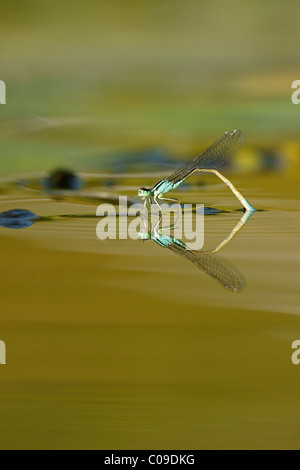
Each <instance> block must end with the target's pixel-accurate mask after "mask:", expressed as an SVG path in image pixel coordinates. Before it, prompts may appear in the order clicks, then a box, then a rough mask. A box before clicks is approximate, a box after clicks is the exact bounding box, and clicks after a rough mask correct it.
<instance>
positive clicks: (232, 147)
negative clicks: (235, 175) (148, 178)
mask: <svg viewBox="0 0 300 470" xmlns="http://www.w3.org/2000/svg"><path fill="white" fill-rule="evenodd" d="M244 141H245V137H244V134H243V133H242V131H240V130H233V131H228V132H225V133H224V134H223V135H222V136H221V137H220V138H219V139H218V140H217V141H216V142H215V143H213V144H212V145H211V146H210V147H208V149H207V150H205V151H204V152H203V153H201V155H199V156H198V157H196V158H194V160H192V161H191V162H189V163H186V164H185V165H183V166H182V167H181V168H179V169H178V170H176V171H175V172H174V173H173V174H172V175H171V176H169V178H164V179H163V180H161V181H159V182H158V183H157V184H156V185H155V186H153V187H152V188H140V189H139V192H138V195H139V196H140V197H142V198H143V199H144V200H145V206H147V205H148V204H149V203H151V202H152V199H153V200H154V202H155V203H156V204H157V205H158V206H159V208H160V210H161V207H160V204H159V202H158V201H168V200H169V201H174V200H173V199H169V198H165V197H163V195H164V194H165V193H168V192H169V191H172V190H173V189H175V188H177V187H178V186H180V185H181V184H182V183H183V182H184V181H185V180H186V179H187V178H189V177H190V176H192V175H193V174H194V173H196V172H198V173H214V174H215V175H216V176H218V177H219V178H220V179H221V180H222V181H223V182H224V183H225V184H226V185H227V186H228V187H229V188H230V189H231V191H232V192H233V193H234V194H235V196H236V197H237V198H238V199H239V201H240V202H241V203H242V205H243V206H244V208H245V209H246V210H247V211H255V209H254V208H253V207H252V206H251V204H249V202H248V201H247V199H246V198H245V197H244V196H243V195H242V194H241V193H240V192H239V191H238V190H237V189H236V187H235V186H234V185H233V184H232V183H231V181H229V179H227V178H225V176H223V175H222V174H221V173H219V171H217V168H218V167H219V166H221V165H222V164H223V163H225V162H226V161H227V160H228V159H229V158H230V157H231V156H232V155H233V154H234V153H235V151H236V150H237V149H238V148H239V147H240V146H241V145H242V144H243V143H244Z"/></svg>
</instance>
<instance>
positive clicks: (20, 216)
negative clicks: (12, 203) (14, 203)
mask: <svg viewBox="0 0 300 470" xmlns="http://www.w3.org/2000/svg"><path fill="white" fill-rule="evenodd" d="M39 218H40V217H39V216H37V215H36V214H34V213H33V212H30V211H27V210H25V209H12V210H10V211H5V212H1V213H0V225H1V226H2V227H6V228H26V227H30V226H31V225H32V224H33V223H34V222H35V221H36V220H38V219H39Z"/></svg>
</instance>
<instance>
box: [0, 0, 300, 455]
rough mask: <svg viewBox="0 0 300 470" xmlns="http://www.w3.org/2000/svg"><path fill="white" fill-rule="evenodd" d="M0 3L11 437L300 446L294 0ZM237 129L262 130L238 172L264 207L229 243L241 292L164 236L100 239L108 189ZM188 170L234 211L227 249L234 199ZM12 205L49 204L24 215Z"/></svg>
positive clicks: (19, 441)
mask: <svg viewBox="0 0 300 470" xmlns="http://www.w3.org/2000/svg"><path fill="white" fill-rule="evenodd" d="M0 11H1V15H0V51H1V54H0V55H1V58H0V80H3V81H5V83H6V94H7V96H6V103H7V104H6V105H0V183H1V186H0V189H1V193H0V204H1V211H0V212H1V213H0V229H1V230H0V236H1V246H2V254H1V263H2V277H1V307H0V308H1V310H0V339H1V340H4V341H5V342H6V345H7V365H6V366H2V367H1V370H0V383H1V387H0V416H1V423H2V425H1V432H0V442H1V444H0V446H1V447H2V448H102V449H105V448H109V449H118V448H123V449H136V448H141V449H145V448H146V449H147V448H148V449H153V448H154V449H155V448H157V449H164V448H167V449H190V448H196V449H197V448H299V442H300V433H299V425H298V423H299V420H300V409H299V403H298V402H299V386H300V382H299V371H298V369H297V366H295V365H293V364H292V363H291V360H290V355H291V353H292V350H291V343H292V341H294V340H295V339H298V338H299V336H300V321H299V318H300V317H299V313H300V310H299V305H300V293H299V278H298V276H299V266H300V256H299V226H300V218H299V172H300V164H299V156H300V135H299V123H300V105H299V106H297V105H293V104H292V101H291V95H292V91H293V90H292V89H291V85H292V82H293V81H294V80H297V79H300V70H299V15H300V4H299V2H298V1H296V0H288V1H286V2H282V1H279V0H252V1H251V2H250V1H246V2H238V1H237V0H227V1H226V2H222V1H220V0H211V1H209V2H208V1H202V0H187V1H186V2H183V1H179V0H152V1H151V2H150V1H148V2H147V1H141V0H140V1H137V0H127V1H121V0H111V1H109V2H108V1H102V0H100V1H99V0H98V1H96V0H86V1H85V2H82V1H78V0H72V1H68V0H60V1H58V0H52V1H51V2H50V1H43V2H41V1H38V0H26V1H25V0H7V1H4V0H0ZM236 128H238V129H242V130H243V132H245V134H246V137H247V140H246V143H245V144H244V146H243V147H242V148H241V150H240V151H239V152H238V153H237V154H236V155H235V156H234V158H233V159H232V161H231V162H230V165H229V166H228V168H225V170H226V171H227V172H228V173H229V174H230V177H232V179H233V181H234V183H235V184H236V185H237V187H238V188H239V189H240V190H241V191H242V192H243V193H244V194H245V196H246V197H247V198H248V199H249V202H250V203H251V204H253V205H254V207H256V208H258V209H261V210H262V212H257V213H254V214H253V215H252V217H251V219H250V220H249V221H248V222H247V227H244V228H243V231H242V232H241V233H239V234H238V236H236V237H235V239H234V240H233V241H232V242H231V243H230V244H228V245H226V247H225V248H224V250H222V256H224V257H226V258H228V259H230V260H231V262H232V263H233V264H234V265H235V266H236V267H237V269H238V270H240V271H241V273H242V274H243V276H244V277H245V279H246V281H247V287H246V289H245V291H244V292H241V293H239V294H236V295H235V294H232V293H229V292H227V291H225V290H224V289H223V288H222V286H220V285H217V284H216V283H215V281H214V280H212V279H211V278H210V277H208V276H205V273H203V272H201V271H199V270H197V269H196V267H195V266H193V265H192V263H188V262H187V261H186V260H183V259H181V258H180V257H176V256H175V255H174V254H172V253H170V252H169V250H164V249H163V248H161V247H158V246H157V245H156V244H155V243H154V242H151V241H149V242H147V243H142V242H141V241H140V243H139V242H136V241H132V240H112V241H111V240H107V241H104V242H100V241H99V240H97V238H96V223H97V220H96V219H95V218H94V216H95V211H96V206H97V205H98V204H99V203H100V202H102V201H103V200H106V199H107V198H108V199H109V198H111V200H115V199H113V198H117V196H118V195H119V194H120V193H122V194H127V195H130V196H131V197H132V198H134V197H136V191H137V188H138V187H139V186H140V185H144V184H146V182H147V184H148V183H149V184H154V183H156V182H157V180H158V178H159V175H162V174H164V175H167V174H168V173H169V172H170V169H171V168H172V169H173V167H174V166H175V165H176V164H179V163H180V162H183V161H185V160H186V159H188V158H191V157H194V156H195V155H197V154H198V153H199V152H200V151H201V150H203V149H204V148H205V147H206V146H207V145H209V144H210V143H211V142H212V141H214V140H215V139H217V138H218V137H219V136H220V135H221V134H222V133H223V132H224V131H226V130H230V129H236ZM59 168H62V169H68V170H69V171H70V172H71V176H70V175H69V176H70V179H71V181H72V184H71V185H70V184H62V179H64V178H61V173H53V171H55V170H56V169H59ZM49 174H50V175H52V176H51V177H50V179H48V180H47V179H46V180H45V178H47V176H49ZM76 174H79V175H80V178H82V179H79V180H78V179H76ZM152 174H153V177H152ZM72 175H73V176H72ZM99 175H102V176H101V177H100V176H99ZM103 175H104V176H103ZM142 175H144V176H142ZM154 175H156V176H154ZM69 176H68V177H67V178H66V179H67V180H68V181H70V180H69V179H68V178H69ZM74 178H75V179H74ZM101 178H102V179H101ZM64 181H65V180H64ZM206 182H207V186H206V184H205V183H206ZM191 184H193V185H194V186H193V188H194V189H192V190H191V191H190V190H186V189H183V191H182V193H181V196H182V198H183V200H184V198H185V200H186V201H188V202H204V203H205V205H208V206H210V207H217V208H220V209H225V211H224V212H222V213H221V212H220V213H219V214H218V213H216V212H215V213H214V215H211V216H209V217H205V240H206V242H207V244H208V248H213V247H214V246H217V245H218V244H219V243H220V242H221V241H222V240H223V239H225V238H226V236H228V234H229V233H230V232H231V230H233V229H234V227H235V225H236V224H237V223H238V221H239V218H240V216H241V215H242V214H241V213H239V212H236V210H237V209H239V208H240V205H239V202H238V201H237V200H236V199H235V198H234V196H232V195H231V194H230V192H229V190H228V188H226V187H225V188H224V185H223V186H222V184H220V183H219V181H216V180H215V179H211V178H210V177H207V178H203V180H202V179H201V181H200V179H199V178H198V179H197V178H195V179H193V181H192V182H191ZM197 185H202V188H200V189H201V190H202V189H203V192H201V193H200V192H199V187H198V186H197ZM195 186H197V187H196V190H195ZM53 188H54V189H70V190H71V192H72V190H75V191H74V192H73V193H72V194H69V193H68V194H66V193H63V194H62V193H60V192H58V193H55V194H53V193H51V192H49V191H47V190H49V189H53ZM78 189H80V191H81V192H78V191H77V190H78ZM82 191H85V192H82ZM193 191H194V192H193ZM200 194H201V197H200ZM197 198H198V199H199V198H200V200H198V199H197ZM203 199H204V200H203ZM229 208H231V210H229ZM15 209H23V210H27V211H32V212H33V213H34V214H37V216H39V217H49V218H48V219H46V218H45V219H43V220H40V219H39V218H38V217H37V218H36V219H34V220H33V222H32V223H31V222H30V223H28V219H26V220H25V223H24V219H21V221H20V223H19V225H18V228H25V227H26V229H25V230H12V229H11V228H12V226H13V224H12V223H11V219H9V220H8V219H6V218H5V217H4V216H3V212H5V211H10V210H15ZM263 211H264V212H263ZM18 214H19V213H18ZM27 215H28V214H27ZM72 215H74V216H75V217H76V218H72ZM57 216H62V217H61V218H57ZM51 217H52V218H51ZM7 220H8V221H7ZM14 220H15V219H14ZM30 220H31V219H30ZM26 221H27V222H26Z"/></svg>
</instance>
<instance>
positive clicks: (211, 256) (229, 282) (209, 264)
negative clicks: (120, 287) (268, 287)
mask: <svg viewBox="0 0 300 470" xmlns="http://www.w3.org/2000/svg"><path fill="white" fill-rule="evenodd" d="M250 216H251V212H250V211H246V212H245V214H243V216H242V218H241V219H240V220H239V222H238V223H237V224H236V226H235V227H234V229H233V230H232V231H231V233H230V234H229V235H228V237H227V238H225V239H224V240H223V241H222V243H220V244H219V245H218V246H217V247H216V248H215V249H213V250H208V251H194V250H191V249H189V248H188V247H187V246H186V245H185V243H183V242H182V241H181V240H178V239H177V238H174V237H172V236H171V235H170V234H168V235H166V234H164V233H163V231H164V228H159V227H160V225H161V222H162V219H160V221H159V222H158V223H157V224H156V225H155V227H151V228H150V230H149V231H148V232H145V233H142V232H141V233H140V234H139V238H140V239H143V240H149V239H151V240H153V241H155V242H156V243H157V244H158V245H160V246H162V247H163V248H168V249H169V250H170V251H172V252H173V253H176V254H178V255H180V256H183V257H184V258H185V259H187V260H189V261H191V262H192V263H194V264H195V265H196V266H197V268H199V269H201V271H203V272H205V273H206V274H208V276H210V277H211V278H213V279H215V280H216V281H217V282H218V283H219V284H221V285H222V286H223V287H224V288H225V289H227V290H229V291H231V292H240V290H241V289H242V288H243V287H244V286H245V284H246V280H245V278H244V276H243V275H242V274H241V273H240V272H239V271H238V269H237V268H236V267H235V266H234V265H233V264H232V263H231V262H230V261H228V260H227V259H225V258H222V257H221V256H217V255H216V253H217V252H218V251H220V250H221V248H223V247H224V246H225V245H226V244H227V243H228V242H230V241H231V240H232V239H233V237H234V236H235V235H236V234H237V233H238V232H239V231H240V230H241V228H242V227H243V226H244V225H245V224H246V222H247V220H248V219H249V217H250ZM165 229H166V230H169V229H170V227H165Z"/></svg>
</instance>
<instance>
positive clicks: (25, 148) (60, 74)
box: [0, 0, 300, 172]
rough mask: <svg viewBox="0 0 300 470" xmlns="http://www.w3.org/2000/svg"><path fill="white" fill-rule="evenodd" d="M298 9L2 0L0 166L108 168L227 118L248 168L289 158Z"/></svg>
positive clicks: (295, 139)
mask: <svg viewBox="0 0 300 470" xmlns="http://www.w3.org/2000/svg"><path fill="white" fill-rule="evenodd" d="M299 8H300V7H299V4H298V2H297V1H296V0H295V1H288V2H287V3H285V4H283V3H282V2H280V1H277V0H276V1H271V0H264V1H263V2H261V1H258V0H254V1H252V2H243V3H240V2H237V1H233V0H229V1H228V2H226V3H224V2H220V1H215V0H213V1H211V2H204V1H198V0H189V1H188V2H186V3H185V4H183V3H182V2H181V1H177V0H172V1H168V0H154V1H153V2H140V1H134V0H129V1H126V2H121V1H118V0H113V1H112V2H103V1H93V0H87V1H86V2H85V3H84V5H83V4H82V2H79V1H76V0H75V1H72V2H71V1H63V2H59V1H56V0H54V1H52V2H43V3H41V2H39V1H38V0H27V1H23V0H21V1H17V0H11V1H3V0H1V20H0V21H1V28H0V41H1V79H2V80H4V81H5V82H6V85H7V105H6V106H1V109H0V119H1V131H0V139H1V140H0V142H1V149H2V150H1V168H2V172H10V171H12V170H16V171H23V170H26V171H27V170H33V169H34V170H37V169H43V170H44V169H48V168H49V169H52V168H53V166H55V165H69V166H72V167H76V168H81V169H88V170H90V169H99V168H104V167H106V168H109V167H110V166H112V165H113V159H114V157H116V154H118V153H119V152H124V151H125V150H130V151H132V150H138V151H140V150H142V149H145V148H149V147H153V146H154V147H157V146H159V147H163V148H165V149H167V150H168V151H170V152H171V153H173V154H177V155H179V156H186V155H187V154H189V153H193V152H195V151H198V150H199V149H201V148H202V146H205V145H206V144H207V143H209V142H210V141H211V140H212V139H215V138H217V137H218V135H219V134H220V133H222V132H224V131H225V130H228V129H232V128H233V129H234V128H237V127H238V128H241V129H242V130H243V131H244V132H245V133H246V135H247V143H248V145H249V148H248V149H247V152H246V151H245V153H244V155H243V159H242V154H241V166H245V165H247V171H248V170H249V166H250V167H251V166H252V167H254V168H255V167H256V168H258V167H259V168H261V167H265V166H267V167H272V166H273V165H274V166H275V167H277V166H278V165H279V164H280V163H281V164H282V165H284V164H285V163H289V164H294V165H297V161H298V157H299V135H298V123H299V108H298V106H296V105H292V102H291V94H292V90H291V84H292V81H293V80H296V79H297V78H299V77H298V67H299V59H298V38H299V29H298V13H299ZM250 152H251V158H250V157H249V153H250ZM252 152H254V153H256V154H257V155H254V156H253V155H252ZM246 153H247V154H246ZM260 153H262V154H264V155H261V154H260ZM278 160H280V162H278Z"/></svg>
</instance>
